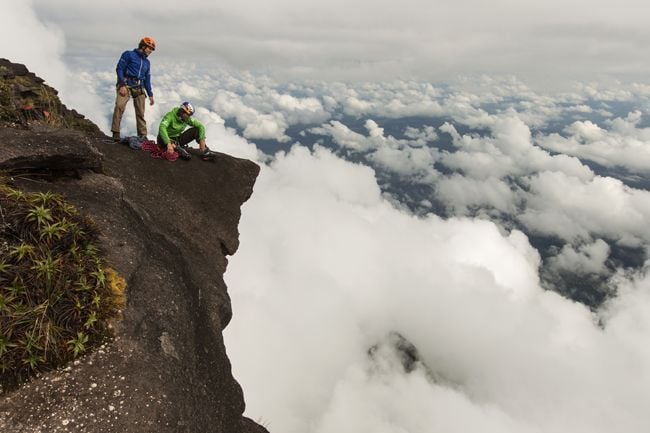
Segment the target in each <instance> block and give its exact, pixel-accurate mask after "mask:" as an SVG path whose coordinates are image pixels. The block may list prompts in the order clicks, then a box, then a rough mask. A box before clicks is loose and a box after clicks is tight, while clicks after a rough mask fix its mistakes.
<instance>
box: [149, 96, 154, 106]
mask: <svg viewBox="0 0 650 433" xmlns="http://www.w3.org/2000/svg"><path fill="white" fill-rule="evenodd" d="M149 105H153V96H149Z"/></svg>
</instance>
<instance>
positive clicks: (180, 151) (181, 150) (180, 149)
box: [174, 145, 192, 161]
mask: <svg viewBox="0 0 650 433" xmlns="http://www.w3.org/2000/svg"><path fill="white" fill-rule="evenodd" d="M174 150H176V152H177V153H178V156H180V157H181V158H182V159H184V160H186V161H189V160H190V159H192V155H190V152H188V151H187V149H185V148H184V147H183V146H180V145H177V146H176V149H174Z"/></svg>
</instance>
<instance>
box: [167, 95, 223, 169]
mask: <svg viewBox="0 0 650 433" xmlns="http://www.w3.org/2000/svg"><path fill="white" fill-rule="evenodd" d="M193 114H194V107H193V106H192V104H190V103H189V102H183V103H182V104H181V105H180V106H179V107H175V108H173V109H172V110H171V111H170V112H169V113H167V114H165V117H163V119H162V120H161V121H160V127H159V128H158V138H157V140H156V142H157V144H158V147H160V148H161V149H162V150H165V149H166V150H167V152H170V153H171V152H173V151H176V152H178V154H179V156H180V157H181V158H183V159H185V160H189V159H191V158H192V155H191V154H190V153H189V152H188V151H187V145H188V143H190V142H192V141H196V142H197V143H199V156H200V157H201V159H202V160H204V161H207V160H210V159H213V158H214V156H215V155H216V153H215V152H212V151H211V150H210V149H208V146H207V145H206V144H205V126H203V124H202V123H201V122H199V121H198V120H196V119H195V118H194V117H192V115H193Z"/></svg>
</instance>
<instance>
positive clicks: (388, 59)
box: [3, 0, 650, 85]
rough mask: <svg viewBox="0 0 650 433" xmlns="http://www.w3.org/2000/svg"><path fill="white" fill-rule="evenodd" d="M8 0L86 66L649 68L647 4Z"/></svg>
mask: <svg viewBox="0 0 650 433" xmlns="http://www.w3.org/2000/svg"><path fill="white" fill-rule="evenodd" d="M3 1H6V3H7V5H11V6H9V7H12V8H29V5H30V4H32V5H33V10H34V11H35V12H36V14H37V15H38V17H39V19H40V20H42V21H43V22H44V23H46V24H47V25H52V26H57V27H59V28H60V29H64V31H62V35H61V36H62V38H63V40H64V43H65V47H66V50H65V56H66V57H71V58H77V59H78V60H89V59H93V58H101V59H102V60H104V61H109V60H110V61H111V62H112V61H113V58H114V57H115V53H116V50H121V49H122V47H128V46H130V45H133V44H134V42H135V41H137V40H139V38H140V37H141V36H142V35H144V34H148V35H151V36H153V37H154V38H156V39H157V41H158V44H159V50H158V52H157V53H156V56H158V57H160V58H165V59H174V60H177V61H183V62H187V61H189V62H197V59H200V61H201V62H208V63H225V64H228V65H231V66H235V67H238V68H245V69H253V70H265V71H270V72H271V73H273V74H276V75H277V76H280V77H299V78H303V77H310V78H318V79H321V78H326V79H332V78H335V79H357V80H376V79H382V80H383V79H392V78H395V77H402V78H408V79H424V80H429V81H444V80H448V79H450V78H453V77H455V76H456V75H458V74H461V75H466V74H485V73H487V74H516V75H517V76H519V77H523V78H526V79H527V80H528V81H530V82H532V81H535V82H537V83H539V84H541V85H564V84H565V83H566V81H567V80H569V79H571V80H572V79H585V78H589V79H592V78H593V77H612V76H614V77H621V78H643V77H645V76H647V75H648V73H649V72H650V60H648V59H650V51H649V50H650V48H648V46H647V44H646V43H645V41H646V40H648V39H649V37H650V30H648V27H647V25H646V20H645V17H646V16H647V15H648V13H650V6H648V5H647V3H646V2H642V1H640V0H621V1H619V2H615V3H614V2H610V1H606V0H589V1H587V0H568V1H566V0H548V1H545V2H539V1H532V0H519V1H513V0H494V1H490V2H485V1H480V0H460V1H459V0H442V1H436V2H430V1H426V0H404V1H399V2H396V1H387V0H373V1H370V0H352V1H350V0H347V1H343V0H327V1H324V0H313V1H309V2H305V1H301V0H275V1H272V2H262V1H259V0H240V1H237V2H214V1H212V0H195V1H193V2H192V3H191V4H189V5H188V4H186V3H179V2H174V1H154V0H143V1H139V2H136V3H135V4H134V3H133V2H129V1H126V0H115V1H112V2H108V3H105V4H103V3H98V2H96V3H95V4H93V5H92V6H89V5H88V3H87V2H84V1H81V0H57V1H49V0H28V1H24V2H20V3H21V4H20V5H16V4H14V3H15V2H11V1H9V0H3ZM23 3H24V5H23ZM8 18H9V17H7V16H5V20H8ZM9 24H10V27H11V28H13V29H14V30H15V31H12V32H11V34H13V35H14V37H15V36H16V35H21V34H24V32H25V28H24V27H22V28H21V27H19V25H20V24H21V23H18V22H12V23H9ZM53 42H54V41H41V43H45V44H52V43H53Z"/></svg>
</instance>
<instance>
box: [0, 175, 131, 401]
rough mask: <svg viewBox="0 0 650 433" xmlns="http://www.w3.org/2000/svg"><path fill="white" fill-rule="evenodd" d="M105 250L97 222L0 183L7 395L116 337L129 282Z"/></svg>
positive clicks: (0, 304)
mask: <svg viewBox="0 0 650 433" xmlns="http://www.w3.org/2000/svg"><path fill="white" fill-rule="evenodd" d="M97 245H98V232H97V229H96V228H95V226H94V224H93V222H92V221H91V220H90V219H88V218H87V217H84V216H83V215H81V214H80V213H79V212H78V211H77V209H76V208H75V207H73V206H72V205H70V204H69V203H68V202H66V201H65V200H64V198H63V197H62V196H60V195H57V194H52V193H49V192H44V193H43V192H41V193H26V192H23V191H20V190H18V189H16V188H14V187H12V186H11V185H10V181H9V178H7V177H0V391H1V390H6V389H11V388H13V387H15V386H17V385H19V384H20V383H21V382H23V381H24V380H26V379H28V378H29V377H30V376H32V375H33V374H35V373H38V372H40V371H45V370H48V369H52V368H56V367H59V366H61V365H63V364H65V363H67V362H68V361H70V360H72V359H74V358H76V357H78V356H80V355H82V354H83V353H85V352H87V351H88V350H89V349H91V348H92V347H95V346H98V345H99V344H101V343H102V342H103V341H105V339H106V338H107V337H109V336H110V335H111V325H110V320H111V319H112V318H114V317H115V316H116V315H117V313H118V312H119V310H120V308H122V306H123V303H124V289H125V287H126V283H125V281H124V279H122V278H121V277H120V276H119V275H117V273H116V272H115V271H114V270H112V269H111V268H108V267H106V265H105V264H104V262H103V260H102V257H101V254H100V251H99V249H98V247H97Z"/></svg>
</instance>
